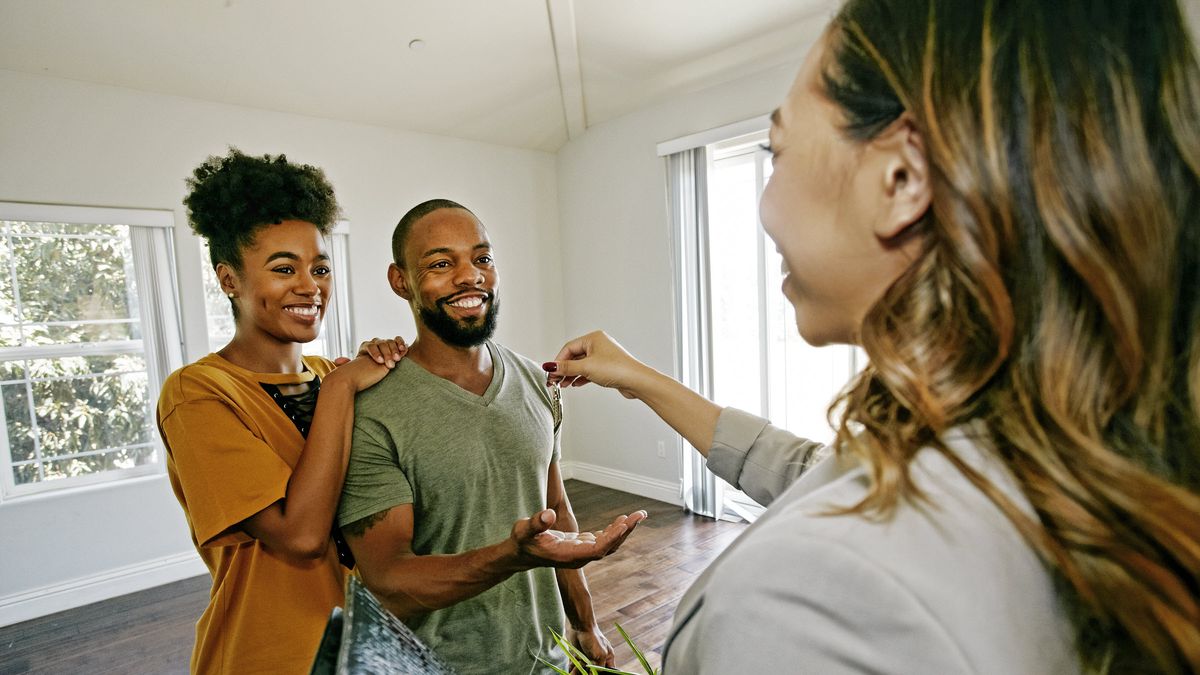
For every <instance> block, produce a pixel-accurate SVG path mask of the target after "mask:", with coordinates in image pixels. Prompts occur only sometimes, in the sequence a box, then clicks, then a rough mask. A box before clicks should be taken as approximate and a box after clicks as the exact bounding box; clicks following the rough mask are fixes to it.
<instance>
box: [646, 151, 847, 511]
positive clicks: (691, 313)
mask: <svg viewBox="0 0 1200 675" xmlns="http://www.w3.org/2000/svg"><path fill="white" fill-rule="evenodd" d="M760 128H761V127H760ZM684 140H686V139H684ZM710 140H711V139H710ZM766 140H767V135H766V132H765V131H755V132H753V133H749V134H746V133H744V131H742V132H739V133H738V134H737V135H734V136H733V137H732V138H730V139H729V140H723V141H720V142H716V143H709V144H708V145H704V146H700V147H692V149H688V150H684V151H682V152H678V153H675V154H672V155H670V156H669V157H668V164H667V166H668V179H669V183H670V185H669V188H670V196H671V211H672V219H673V221H674V223H675V227H676V242H677V246H676V250H677V263H678V267H677V269H678V270H679V274H680V278H679V288H680V292H679V297H678V305H677V306H678V311H679V318H680V321H679V326H680V336H679V339H680V340H679V341H680V345H681V349H680V372H681V374H682V376H683V378H684V381H685V383H687V384H688V386H690V387H692V388H694V389H696V390H697V391H699V392H701V393H702V394H705V395H706V396H708V397H710V398H712V399H713V400H714V401H716V402H717V403H719V404H721V405H729V406H734V407H737V408H741V409H742V410H746V411H747V412H751V413H754V414H756V415H761V416H762V417H766V418H768V419H770V420H772V422H773V423H774V424H776V425H777V426H780V427H783V428H785V429H788V430H789V431H791V432H793V433H795V434H797V435H800V436H803V437H806V438H811V439H814V440H818V441H823V442H828V441H830V440H832V436H833V431H832V429H831V428H830V425H829V421H828V420H827V410H828V407H829V404H830V403H831V402H832V401H833V398H834V397H835V396H836V395H837V393H838V392H839V391H840V390H841V388H842V387H843V386H844V385H845V384H846V383H847V382H848V381H849V379H850V378H851V377H852V376H853V374H854V373H855V372H857V371H858V370H859V369H861V367H862V366H863V364H864V363H865V355H864V354H863V353H862V352H861V350H858V349H855V348H852V347H847V346H833V347H823V348H820V349H818V348H815V347H812V346H810V345H808V344H807V343H805V342H804V341H803V340H802V339H801V338H800V336H799V334H798V332H797V330H796V324H795V318H794V314H793V310H792V307H791V304H790V303H789V302H788V301H787V299H786V298H784V297H783V294H782V293H781V292H780V287H781V285H782V283H783V277H782V273H781V271H780V267H781V262H782V261H781V258H780V255H779V253H778V252H777V251H776V250H775V246H774V244H773V243H772V242H771V240H770V238H768V237H767V236H766V234H765V233H764V232H763V230H762V227H761V226H760V224H759V221H758V202H759V199H760V198H761V196H762V191H763V187H764V185H765V184H766V182H767V179H768V178H770V175H771V162H770V155H769V153H767V152H766V151H765V150H763V149H762V148H761V146H762V144H764V143H765V142H766ZM697 457H698V456H696V457H690V456H689V458H688V461H685V462H684V477H683V478H684V480H683V482H684V492H685V501H687V503H688V505H689V508H692V509H693V510H695V511H697V512H698V513H703V514H706V515H711V516H714V517H720V516H722V515H730V516H736V517H743V518H747V519H753V518H755V517H756V515H757V514H758V513H759V512H761V508H760V507H758V505H757V504H755V503H754V502H753V501H752V500H750V499H749V498H747V497H746V496H745V495H743V494H742V493H740V492H738V491H736V490H734V489H733V488H731V487H730V486H728V485H726V484H724V482H723V481H720V480H718V479H716V478H715V477H714V476H712V474H711V473H709V472H708V470H707V469H706V468H705V467H704V464H703V463H702V462H700V461H698V460H697ZM689 493H690V494H689Z"/></svg>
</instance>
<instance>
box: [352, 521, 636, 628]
mask: <svg viewBox="0 0 1200 675" xmlns="http://www.w3.org/2000/svg"><path fill="white" fill-rule="evenodd" d="M645 516H646V514H645V513H644V512H641V511H639V512H637V513H634V514H633V515H630V516H620V517H618V518H616V519H615V520H613V522H612V523H611V524H609V526H608V527H606V528H604V531H603V532H595V533H591V532H589V533H584V534H580V535H575V536H568V535H566V534H564V533H563V532H559V531H556V530H552V529H550V528H551V527H552V526H553V525H554V523H555V520H556V517H557V516H556V514H555V512H554V511H553V510H550V509H547V510H545V511H541V512H539V513H536V514H534V515H533V517H532V518H523V519H521V520H518V521H517V522H516V523H514V524H513V527H512V532H511V533H510V534H509V536H508V538H506V539H504V540H502V541H499V542H496V543H495V544H492V545H490V546H484V547H482V548H477V549H474V550H471V551H464V552H462V553H455V554H452V555H417V554H416V553H414V552H413V550H412V536H413V509H412V504H401V505H399V506H395V507H393V508H391V509H388V510H387V511H382V512H380V513H376V514H375V515H372V516H368V517H366V518H363V519H361V520H358V521H355V522H353V523H350V524H348V525H345V526H343V527H342V534H343V535H344V536H345V537H346V543H347V544H349V545H350V549H351V550H352V551H353V552H354V557H355V559H356V561H357V563H358V569H359V572H360V574H361V575H362V579H363V582H364V583H365V584H366V585H367V588H369V589H371V591H372V592H374V593H375V595H376V596H378V597H379V599H380V601H381V602H382V603H383V605H384V607H386V608H387V609H388V610H389V611H391V612H392V613H393V614H395V615H396V616H397V617H399V618H400V619H409V618H412V617H415V616H419V615H421V614H424V613H427V612H431V611H433V610H436V609H441V608H443V607H449V606H451V605H454V604H457V603H459V602H462V601H463V600H466V599H468V598H472V597H474V596H476V595H479V594H480V593H482V592H484V591H486V590H487V589H489V588H491V587H492V586H495V585H496V584H498V583H500V582H502V581H504V580H505V579H507V578H508V577H510V576H512V575H513V574H515V573H517V572H522V571H525V570H528V569H533V568H535V567H560V568H572V567H582V566H583V565H586V564H587V563H589V562H591V561H593V560H598V559H600V558H603V557H604V556H606V555H608V554H609V553H611V552H613V551H614V550H616V548H617V547H618V546H620V545H621V542H623V541H625V537H627V536H629V533H630V532H632V531H633V527H634V525H636V524H637V523H638V521H640V520H641V519H642V518H644V517H645ZM572 535H574V533H572Z"/></svg>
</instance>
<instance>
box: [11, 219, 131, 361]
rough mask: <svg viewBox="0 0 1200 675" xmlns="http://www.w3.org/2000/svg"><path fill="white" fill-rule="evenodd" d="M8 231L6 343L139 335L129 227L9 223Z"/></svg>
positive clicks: (93, 339)
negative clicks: (8, 284)
mask: <svg viewBox="0 0 1200 675" xmlns="http://www.w3.org/2000/svg"><path fill="white" fill-rule="evenodd" d="M4 231H5V237H4V239H5V247H4V248H3V249H2V250H0V253H2V254H3V257H4V260H3V267H4V273H5V274H6V275H7V276H9V277H10V280H9V281H10V286H11V281H12V280H13V279H15V281H16V286H15V289H10V291H9V293H8V295H7V296H0V297H3V298H4V302H5V307H6V308H5V310H4V313H3V315H2V316H3V317H4V319H5V324H7V325H6V328H7V330H4V331H0V339H3V340H4V343H3V344H4V345H5V346H13V345H14V343H13V339H14V338H17V339H20V338H23V340H24V344H65V343H78V342H101V341H107V340H130V339H137V338H138V337H140V335H139V329H138V324H137V323H136V319H137V302H136V297H137V295H136V288H135V283H134V276H133V273H132V272H133V270H132V250H131V246H130V239H129V228H128V227H127V226H124V225H80V224H71V223H27V222H20V221H4ZM56 235H68V236H56ZM131 319H132V320H134V321H131ZM47 324H50V325H47ZM14 325H17V326H20V328H21V330H20V331H19V332H15V331H14V330H13V328H14ZM20 333H23V335H21V334H20ZM18 344H20V343H18Z"/></svg>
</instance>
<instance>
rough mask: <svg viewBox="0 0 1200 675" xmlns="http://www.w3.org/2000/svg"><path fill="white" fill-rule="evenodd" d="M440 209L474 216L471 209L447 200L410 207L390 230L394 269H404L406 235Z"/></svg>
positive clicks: (437, 200) (431, 201)
mask: <svg viewBox="0 0 1200 675" xmlns="http://www.w3.org/2000/svg"><path fill="white" fill-rule="evenodd" d="M441 209H462V210H463V211H466V212H467V213H470V214H471V215H473V216H474V215H475V213H474V212H472V211H471V209H468V208H467V207H465V206H463V205H462V204H459V203H458V202H453V201H450V200H449V199H430V200H429V201H425V202H421V203H420V204H417V205H416V206H414V207H412V208H411V209H409V210H408V213H406V214H404V217H403V218H401V219H400V222H399V223H396V229H394V230H392V261H393V262H395V263H396V267H399V268H400V269H404V245H405V244H406V243H408V233H409V232H411V231H412V228H413V225H416V224H417V221H419V220H420V219H422V218H424V217H425V216H427V215H429V214H431V213H433V212H434V211H439V210H441Z"/></svg>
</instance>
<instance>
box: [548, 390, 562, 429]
mask: <svg viewBox="0 0 1200 675" xmlns="http://www.w3.org/2000/svg"><path fill="white" fill-rule="evenodd" d="M547 384H549V386H550V415H551V416H552V417H553V418H554V428H555V429H557V428H558V425H559V424H561V423H562V387H560V386H558V382H557V381H555V382H548V383H547Z"/></svg>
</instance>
